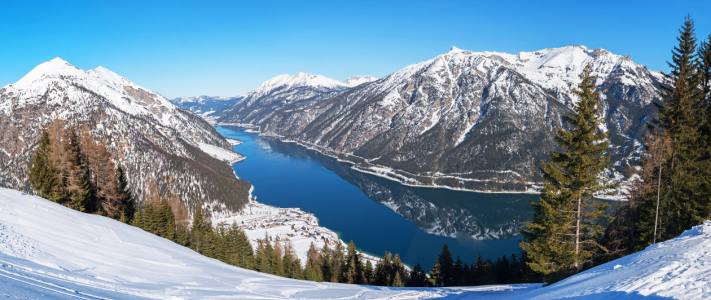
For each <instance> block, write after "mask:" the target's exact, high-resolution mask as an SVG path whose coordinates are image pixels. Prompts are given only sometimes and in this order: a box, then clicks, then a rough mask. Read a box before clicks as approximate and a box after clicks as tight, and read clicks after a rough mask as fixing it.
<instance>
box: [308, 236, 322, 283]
mask: <svg viewBox="0 0 711 300" xmlns="http://www.w3.org/2000/svg"><path fill="white" fill-rule="evenodd" d="M320 262H321V255H320V253H319V251H318V249H316V246H315V245H314V243H313V242H311V246H310V247H309V251H308V252H307V253H306V269H305V271H304V272H305V273H306V279H307V280H311V281H316V282H322V281H323V271H322V267H321V263H320Z"/></svg>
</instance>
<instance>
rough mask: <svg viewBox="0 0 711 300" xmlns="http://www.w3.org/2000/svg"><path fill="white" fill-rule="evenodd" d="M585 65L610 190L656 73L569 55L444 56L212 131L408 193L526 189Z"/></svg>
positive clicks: (574, 49)
mask: <svg viewBox="0 0 711 300" xmlns="http://www.w3.org/2000/svg"><path fill="white" fill-rule="evenodd" d="M588 63H590V64H591V65H592V67H593V70H594V75H596V76H598V79H597V82H596V84H597V85H598V86H599V91H600V94H601V112H600V114H601V117H603V118H604V119H605V126H603V127H602V128H601V130H603V131H608V133H609V136H610V140H611V142H612V145H611V147H610V149H609V151H610V153H611V154H612V155H613V161H614V162H615V166H614V168H613V170H611V172H610V174H608V175H609V176H610V177H615V178H618V179H619V178H622V172H623V170H624V169H625V168H627V165H628V163H629V162H630V160H632V159H634V157H635V156H636V155H637V153H638V152H639V151H640V143H639V141H640V140H641V137H642V135H643V133H644V122H645V120H648V119H650V118H652V117H654V115H655V114H656V110H655V109H654V107H653V105H651V103H652V102H653V101H655V100H658V99H657V97H658V96H657V92H658V86H659V82H660V80H661V77H662V74H661V73H660V72H655V71H649V70H647V68H646V67H644V66H642V65H638V64H636V63H634V62H632V60H631V58H630V57H629V56H621V55H615V54H612V53H609V52H607V51H605V50H603V49H595V50H590V49H588V48H586V47H584V46H580V45H579V46H572V45H570V46H567V47H562V48H553V49H544V50H540V51H534V52H521V53H518V54H507V53H498V52H470V51H464V50H460V49H457V48H454V47H453V48H452V50H450V51H449V52H447V53H444V54H442V55H439V56H437V57H435V58H433V59H431V60H428V61H425V62H421V63H417V64H413V65H410V66H408V67H406V68H404V69H402V70H399V71H397V72H395V73H393V74H391V75H389V76H387V77H385V78H383V79H380V80H377V81H374V82H370V83H365V84H361V85H358V86H356V87H354V88H351V89H343V90H340V91H339V88H332V89H328V90H326V89H324V91H322V92H321V91H318V90H315V89H309V90H308V91H306V90H301V88H300V87H296V88H293V87H290V86H283V87H282V88H280V89H279V90H278V92H279V94H280V95H288V98H286V97H283V96H277V95H276V94H264V93H263V94H262V95H261V96H260V97H255V98H252V99H251V102H243V105H239V104H238V105H237V106H235V108H233V109H232V110H231V111H226V112H225V114H223V116H222V117H220V120H229V121H230V122H233V123H247V124H251V125H256V126H259V128H260V131H261V132H262V133H265V134H276V135H280V136H285V137H288V138H290V139H294V140H297V141H299V142H301V143H303V144H306V145H309V146H312V147H314V148H318V149H320V150H322V151H324V152H327V153H330V154H332V155H338V156H340V157H341V158H344V159H349V160H351V161H353V162H356V163H357V165H356V166H355V168H358V169H361V170H365V171H369V172H373V173H378V174H380V175H382V176H388V177H391V178H393V179H396V180H398V181H401V182H405V183H409V184H415V185H420V184H424V185H435V186H437V185H442V186H449V187H454V188H463V189H473V190H492V191H497V190H508V191H522V190H530V189H536V188H537V186H539V185H540V182H541V180H542V179H541V177H540V174H539V172H538V167H539V166H540V164H541V162H542V161H545V160H546V159H547V158H548V153H549V152H550V151H551V150H554V147H555V146H554V145H555V143H554V141H553V135H552V132H553V131H554V129H556V128H560V127H563V128H565V127H566V126H567V125H566V124H565V122H564V121H563V118H562V116H563V115H565V114H569V113H571V112H572V108H574V106H575V103H576V101H577V99H576V97H575V96H574V94H573V93H572V89H575V88H576V87H577V84H578V83H579V82H580V78H579V75H580V73H581V72H582V70H583V68H584V67H585V65H586V64H588ZM258 90H259V89H258ZM288 99H300V100H298V101H290V100H288ZM304 99H308V100H304ZM290 103H291V104H292V105H291V106H288V108H287V105H289V104H290ZM295 103H298V104H295Z"/></svg>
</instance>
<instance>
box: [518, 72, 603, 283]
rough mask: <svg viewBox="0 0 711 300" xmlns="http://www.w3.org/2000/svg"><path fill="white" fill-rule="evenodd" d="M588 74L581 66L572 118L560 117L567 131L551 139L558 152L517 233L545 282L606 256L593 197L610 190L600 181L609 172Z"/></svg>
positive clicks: (547, 165)
mask: <svg viewBox="0 0 711 300" xmlns="http://www.w3.org/2000/svg"><path fill="white" fill-rule="evenodd" d="M591 73H592V67H590V65H587V66H586V67H585V69H584V70H583V73H582V75H581V76H580V78H581V80H582V82H581V83H580V84H579V85H578V90H576V91H574V92H575V94H576V95H578V96H579V97H580V100H579V102H578V103H577V106H576V108H575V114H574V115H573V116H566V117H565V120H566V121H567V122H568V123H569V124H570V126H571V128H572V129H571V130H570V131H564V130H562V129H559V130H558V134H557V135H556V136H555V138H556V141H557V142H558V144H559V145H560V146H561V148H563V152H560V153H557V152H553V153H551V161H550V162H548V163H545V164H544V165H543V168H542V169H541V172H542V173H543V178H544V181H545V182H544V187H543V191H542V192H541V197H540V199H539V201H538V203H535V202H530V204H531V206H533V209H534V217H533V220H532V221H531V222H526V227H525V228H524V229H523V230H522V234H523V236H524V241H522V242H521V243H520V245H521V248H523V249H524V250H525V251H526V252H528V253H529V255H530V256H531V258H532V262H531V263H530V266H531V268H533V269H534V270H535V271H536V272H540V273H543V274H546V275H548V279H549V281H556V280H558V279H560V278H563V277H565V276H567V275H569V274H572V273H576V272H579V271H580V269H581V268H582V267H583V264H585V263H588V262H590V261H591V260H592V258H593V256H594V255H596V254H597V253H599V252H600V251H606V250H605V248H604V247H603V246H601V245H600V244H599V243H598V240H599V238H600V236H601V235H602V232H603V229H604V228H603V227H602V225H601V222H604V221H605V220H606V219H607V218H608V217H607V216H606V215H605V209H606V208H607V206H608V205H607V204H606V203H604V202H601V201H597V200H596V199H595V198H594V197H593V195H594V194H595V193H597V192H602V191H605V190H608V189H611V188H613V187H614V185H613V184H610V183H609V182H607V181H605V180H604V179H603V178H601V174H603V172H604V171H605V170H606V169H607V168H609V167H610V162H609V161H610V157H609V155H605V151H606V149H607V147H608V145H609V140H607V134H606V133H604V132H603V133H600V132H598V126H599V125H600V124H602V120H601V119H600V118H599V117H598V116H597V113H598V109H599V108H598V95H597V93H596V92H595V85H594V83H595V79H596V77H595V76H593V75H592V74H591Z"/></svg>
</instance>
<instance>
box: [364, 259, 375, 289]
mask: <svg viewBox="0 0 711 300" xmlns="http://www.w3.org/2000/svg"><path fill="white" fill-rule="evenodd" d="M373 275H374V271H373V264H372V263H370V260H368V261H366V262H365V269H364V270H363V278H364V280H363V284H373Z"/></svg>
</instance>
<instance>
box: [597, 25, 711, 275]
mask: <svg viewBox="0 0 711 300" xmlns="http://www.w3.org/2000/svg"><path fill="white" fill-rule="evenodd" d="M677 41H678V45H677V46H676V47H674V49H673V50H672V59H671V61H670V62H667V63H668V65H669V67H670V69H671V72H670V73H669V74H667V75H666V76H665V82H664V85H663V86H662V93H661V96H662V100H663V101H662V102H661V103H655V105H656V107H657V108H658V110H659V117H658V119H655V120H653V121H652V123H651V124H650V125H649V129H650V133H649V134H648V135H647V136H645V140H644V142H645V150H646V151H645V153H644V154H643V156H642V158H641V159H640V161H639V166H640V167H641V168H640V170H639V171H637V172H636V174H637V175H639V176H640V178H641V180H640V181H639V182H637V183H636V184H635V185H634V187H633V189H632V191H631V197H630V200H629V201H626V202H624V203H621V204H620V205H619V207H617V208H616V209H615V216H616V220H615V221H614V222H612V223H610V225H609V226H608V228H607V232H606V234H605V239H604V240H603V241H604V242H605V245H606V246H607V247H610V248H611V249H612V250H613V251H612V253H611V255H610V256H609V257H605V258H603V259H601V260H600V261H599V263H603V262H605V261H609V260H612V259H615V258H618V257H621V256H624V255H628V254H631V253H634V252H636V251H640V250H642V249H644V248H646V247H647V246H649V245H651V244H653V243H657V242H661V241H665V240H669V239H672V238H674V237H677V236H679V235H680V234H681V233H682V232H684V231H685V230H688V229H690V228H691V227H693V226H695V225H698V224H700V223H701V222H702V221H703V220H705V219H708V218H710V217H711V173H710V172H711V162H710V161H709V157H710V156H711V153H710V152H709V146H710V144H709V142H710V141H711V122H710V121H711V113H710V111H709V109H711V108H709V99H708V94H709V89H710V88H711V86H710V81H709V80H710V79H711V47H710V46H709V42H708V41H704V42H702V43H701V45H700V46H699V47H698V49H697V39H696V36H695V29H694V22H693V20H691V18H689V17H687V18H686V19H685V21H684V24H683V26H682V27H681V29H680V30H679V37H678V38H677ZM655 233H656V234H655Z"/></svg>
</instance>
